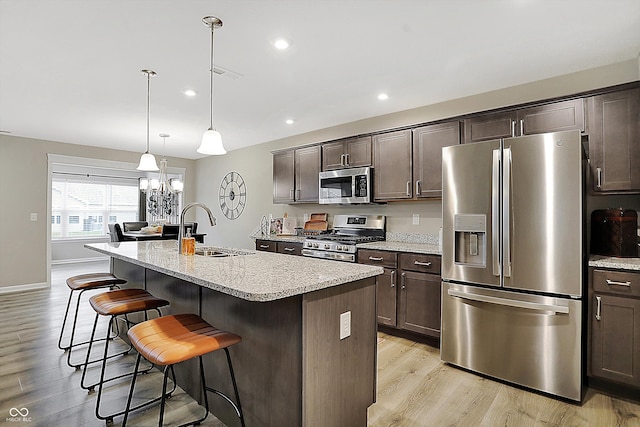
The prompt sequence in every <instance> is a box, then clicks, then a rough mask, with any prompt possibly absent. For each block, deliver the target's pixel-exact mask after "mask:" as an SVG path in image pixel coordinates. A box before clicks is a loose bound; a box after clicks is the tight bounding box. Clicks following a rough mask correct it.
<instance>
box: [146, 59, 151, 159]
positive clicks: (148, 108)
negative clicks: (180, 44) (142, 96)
mask: <svg viewBox="0 0 640 427" xmlns="http://www.w3.org/2000/svg"><path fill="white" fill-rule="evenodd" d="M150 82H151V72H147V153H148V152H149V111H150V110H151V95H150V91H151V84H150Z"/></svg>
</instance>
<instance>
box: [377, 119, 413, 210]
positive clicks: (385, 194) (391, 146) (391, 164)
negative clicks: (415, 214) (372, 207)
mask: <svg viewBox="0 0 640 427" xmlns="http://www.w3.org/2000/svg"><path fill="white" fill-rule="evenodd" d="M412 165H413V159H412V156H411V131H410V130H400V131H396V132H389V133H383V134H380V135H375V136H374V137H373V172H374V174H375V176H374V179H373V199H374V200H375V201H385V200H402V199H410V198H412V197H413V191H412V188H413V185H412V173H411V170H412Z"/></svg>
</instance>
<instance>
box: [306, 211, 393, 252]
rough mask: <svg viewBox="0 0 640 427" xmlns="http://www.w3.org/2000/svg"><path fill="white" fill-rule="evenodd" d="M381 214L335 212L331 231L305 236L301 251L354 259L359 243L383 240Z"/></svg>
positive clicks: (383, 229) (383, 227) (383, 217)
mask: <svg viewBox="0 0 640 427" xmlns="http://www.w3.org/2000/svg"><path fill="white" fill-rule="evenodd" d="M385 227H386V217H385V216H384V215H335V216H334V217H333V229H332V232H331V233H328V234H319V235H316V236H308V237H307V238H306V239H305V241H304V244H303V249H302V255H303V256H310V257H314V258H325V259H334V260H338V261H347V262H356V261H357V252H358V249H357V248H356V245H357V244H358V243H365V242H374V241H380V240H385V230H386V228H385Z"/></svg>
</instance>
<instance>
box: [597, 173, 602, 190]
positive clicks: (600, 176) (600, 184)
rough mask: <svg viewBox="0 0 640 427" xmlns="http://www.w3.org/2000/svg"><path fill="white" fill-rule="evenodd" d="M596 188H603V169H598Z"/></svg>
mask: <svg viewBox="0 0 640 427" xmlns="http://www.w3.org/2000/svg"><path fill="white" fill-rule="evenodd" d="M596 187H598V188H602V168H596Z"/></svg>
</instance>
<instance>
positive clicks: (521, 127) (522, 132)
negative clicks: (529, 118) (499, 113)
mask: <svg viewBox="0 0 640 427" xmlns="http://www.w3.org/2000/svg"><path fill="white" fill-rule="evenodd" d="M522 135H524V119H520V136H522Z"/></svg>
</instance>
